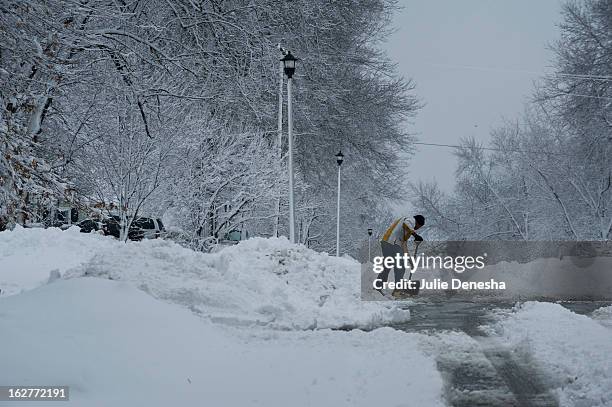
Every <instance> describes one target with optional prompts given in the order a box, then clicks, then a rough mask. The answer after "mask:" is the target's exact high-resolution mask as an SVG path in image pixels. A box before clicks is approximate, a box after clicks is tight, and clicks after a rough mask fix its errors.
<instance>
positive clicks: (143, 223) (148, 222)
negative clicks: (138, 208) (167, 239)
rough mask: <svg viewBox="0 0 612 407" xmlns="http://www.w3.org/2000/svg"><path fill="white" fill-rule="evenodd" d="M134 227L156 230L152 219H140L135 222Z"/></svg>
mask: <svg viewBox="0 0 612 407" xmlns="http://www.w3.org/2000/svg"><path fill="white" fill-rule="evenodd" d="M133 226H134V227H135V228H139V229H155V222H154V221H153V219H151V218H138V219H136V220H135V221H134V223H133Z"/></svg>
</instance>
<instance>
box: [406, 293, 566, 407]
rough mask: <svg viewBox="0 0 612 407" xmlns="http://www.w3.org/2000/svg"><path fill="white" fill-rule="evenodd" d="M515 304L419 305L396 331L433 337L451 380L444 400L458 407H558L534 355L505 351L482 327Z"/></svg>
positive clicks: (440, 367) (441, 364)
mask: <svg viewBox="0 0 612 407" xmlns="http://www.w3.org/2000/svg"><path fill="white" fill-rule="evenodd" d="M512 305H513V303H501V304H492V303H482V302H469V301H464V300H458V299H447V300H445V301H439V302H418V303H415V304H413V305H411V306H410V310H411V312H412V315H413V319H412V320H411V321H410V322H408V323H405V324H402V325H398V326H396V328H398V329H401V330H403V331H409V332H415V331H419V332H428V333H431V334H432V336H431V342H430V343H429V344H426V346H431V347H432V351H433V352H435V353H437V355H438V356H437V367H438V370H439V371H440V373H441V375H442V377H443V378H444V380H445V390H444V397H445V399H446V401H447V403H448V404H449V405H450V406H453V407H478V406H494V407H495V406H500V407H502V406H503V407H557V406H558V405H559V403H558V400H557V398H556V397H555V396H553V395H552V394H551V392H550V388H549V387H548V386H547V385H546V382H547V380H546V377H545V375H544V374H543V373H542V372H540V371H539V370H538V368H537V366H536V364H535V363H534V362H533V361H532V360H531V358H530V357H529V355H526V354H524V353H523V352H518V351H517V350H516V349H511V348H508V347H506V346H504V344H503V343H501V342H499V341H497V340H496V339H495V338H494V337H489V336H486V335H485V334H484V332H482V331H481V330H480V329H479V327H480V326H481V325H485V324H487V323H489V322H491V316H490V311H492V310H494V309H497V308H510V307H511V306H512Z"/></svg>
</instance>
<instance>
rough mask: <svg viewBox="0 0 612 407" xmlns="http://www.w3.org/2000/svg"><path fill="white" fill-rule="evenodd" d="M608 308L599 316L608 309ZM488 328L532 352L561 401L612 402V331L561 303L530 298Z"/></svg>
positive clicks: (581, 405)
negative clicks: (529, 300)
mask: <svg viewBox="0 0 612 407" xmlns="http://www.w3.org/2000/svg"><path fill="white" fill-rule="evenodd" d="M609 308H610V307H606V308H602V309H600V310H599V312H598V311H595V315H598V314H600V315H605V314H609V312H610V311H609ZM499 318H500V319H499V321H498V322H497V323H496V324H494V325H492V326H490V327H487V328H488V329H489V330H491V332H490V333H492V334H494V335H497V336H501V339H502V340H503V341H504V343H505V344H506V345H507V346H508V347H513V348H515V349H516V351H517V352H524V353H526V354H529V355H530V357H531V358H533V359H534V360H535V362H536V363H537V364H538V366H539V368H540V369H541V370H542V372H543V373H545V374H546V376H547V377H548V379H549V380H550V381H551V383H549V385H550V386H551V387H552V388H553V389H555V392H556V393H557V395H558V397H559V401H560V405H561V406H572V407H595V406H612V331H610V329H609V328H606V327H605V326H602V325H600V324H599V323H598V321H596V320H593V319H592V318H589V317H587V316H584V315H579V314H576V313H573V312H571V311H569V310H568V309H566V308H564V307H562V306H561V305H559V304H552V303H544V302H527V303H524V304H520V305H517V306H516V307H515V309H514V310H512V312H509V313H503V314H501V315H500V316H499Z"/></svg>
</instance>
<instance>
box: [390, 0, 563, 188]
mask: <svg viewBox="0 0 612 407" xmlns="http://www.w3.org/2000/svg"><path fill="white" fill-rule="evenodd" d="M400 4H401V5H402V6H403V10H401V12H399V13H398V14H397V15H396V16H395V21H394V23H395V27H397V32H396V33H395V34H393V35H392V36H391V37H390V38H389V39H388V41H387V43H386V48H387V51H388V54H389V56H390V57H391V58H392V59H393V60H394V61H396V62H397V63H398V71H399V73H400V74H402V75H404V76H406V77H410V78H412V79H414V81H415V82H416V85H417V89H416V92H417V94H418V95H419V96H420V97H421V98H422V99H423V102H424V103H425V104H426V106H425V107H424V108H423V109H422V110H421V111H420V112H419V113H418V115H417V117H416V119H415V121H414V125H413V126H409V127H408V129H409V130H410V131H412V132H416V133H417V137H418V138H419V139H420V140H419V141H423V142H429V143H444V144H457V143H458V142H459V140H460V139H461V138H462V137H466V136H474V137H476V138H477V139H479V140H482V141H484V142H486V141H488V140H489V132H490V130H491V129H492V128H495V127H497V126H499V125H500V124H502V122H503V118H504V117H506V118H515V117H517V116H518V115H520V114H521V112H523V110H524V103H525V101H527V100H528V98H529V97H530V95H531V91H532V89H533V81H534V80H536V79H537V78H538V77H539V76H540V75H539V74H538V73H543V72H549V71H550V66H551V65H552V60H553V56H552V53H551V52H550V51H549V50H548V49H547V45H548V44H550V43H552V42H553V41H555V40H556V39H557V37H558V35H559V29H558V27H557V24H558V23H559V22H560V21H561V16H560V14H559V13H560V9H561V2H560V1H559V0H537V1H533V0H462V1H455V0H400ZM455 164H456V160H455V157H454V156H453V154H452V149H448V148H441V147H429V146H419V154H418V156H417V157H415V158H414V159H413V160H412V163H411V171H410V178H411V180H414V181H417V180H419V179H421V180H432V179H435V180H437V181H438V183H439V184H440V186H441V187H442V188H443V189H444V190H446V191H451V190H452V188H453V185H454V169H455Z"/></svg>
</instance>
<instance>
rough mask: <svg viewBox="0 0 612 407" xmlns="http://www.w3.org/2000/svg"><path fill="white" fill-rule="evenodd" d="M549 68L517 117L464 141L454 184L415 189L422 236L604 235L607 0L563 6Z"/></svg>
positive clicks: (610, 144)
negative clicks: (424, 221)
mask: <svg viewBox="0 0 612 407" xmlns="http://www.w3.org/2000/svg"><path fill="white" fill-rule="evenodd" d="M562 17H563V22H562V23H561V25H560V28H561V38H560V39H559V40H558V41H557V42H555V43H554V44H553V45H552V49H553V50H554V53H555V56H556V62H555V66H554V68H555V69H554V72H553V73H552V74H550V75H547V76H546V77H544V78H543V79H542V80H541V81H540V82H539V83H538V85H537V86H536V89H535V91H534V98H533V101H532V102H531V103H529V104H528V105H527V106H526V108H525V114H524V115H523V116H522V117H521V118H520V119H517V120H515V121H509V122H508V123H507V124H506V125H504V126H502V127H501V128H499V129H497V130H495V131H494V132H493V133H492V135H491V136H492V141H491V144H490V145H489V146H486V148H487V149H483V147H485V146H482V145H480V144H479V143H477V142H476V141H474V140H473V139H466V140H463V142H462V147H461V148H460V149H458V151H457V157H458V167H457V171H456V175H457V185H456V187H455V190H454V192H453V193H452V194H450V195H449V194H445V193H443V192H441V191H440V189H439V188H438V187H437V185H435V184H431V183H418V184H416V185H414V189H415V194H414V196H415V199H414V202H413V204H414V206H415V207H416V208H418V210H419V211H421V212H423V214H424V215H425V216H426V217H427V218H428V220H429V235H430V237H435V238H441V239H459V240H463V239H471V240H480V239H500V240H516V239H520V240H541V239H542V240H609V239H612V109H611V106H612V3H611V2H609V1H607V0H592V1H580V2H569V3H567V4H565V5H564V6H563V12H562Z"/></svg>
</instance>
